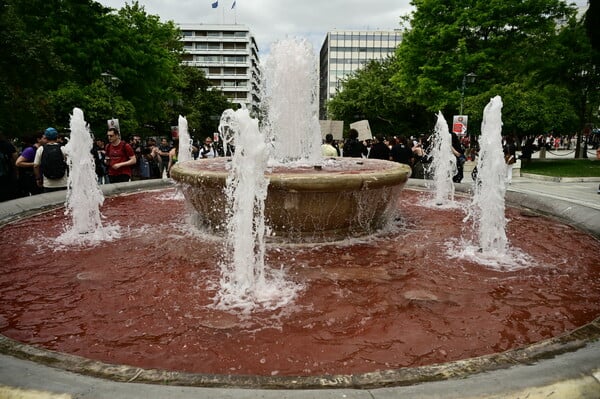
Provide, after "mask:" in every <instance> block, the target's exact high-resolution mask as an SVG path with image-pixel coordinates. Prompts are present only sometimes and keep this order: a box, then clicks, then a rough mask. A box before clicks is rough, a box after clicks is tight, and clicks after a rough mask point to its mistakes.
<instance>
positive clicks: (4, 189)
mask: <svg viewBox="0 0 600 399" xmlns="http://www.w3.org/2000/svg"><path fill="white" fill-rule="evenodd" d="M17 158H18V154H17V149H16V148H15V146H14V145H12V143H11V142H10V141H8V140H7V139H6V138H5V137H4V135H3V134H2V132H1V131H0V201H8V200H11V199H15V198H17V196H18V183H17V170H16V167H15V162H16V160H17Z"/></svg>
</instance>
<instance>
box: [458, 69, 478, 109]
mask: <svg viewBox="0 0 600 399" xmlns="http://www.w3.org/2000/svg"><path fill="white" fill-rule="evenodd" d="M476 78H477V75H475V74H474V73H473V72H471V73H468V74H466V75H463V79H462V87H461V89H460V112H459V115H462V113H463V105H464V102H465V89H466V87H467V83H469V84H473V83H475V79H476Z"/></svg>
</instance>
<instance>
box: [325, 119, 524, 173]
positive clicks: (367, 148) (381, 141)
mask: <svg viewBox="0 0 600 399" xmlns="http://www.w3.org/2000/svg"><path fill="white" fill-rule="evenodd" d="M450 134H451V136H452V148H451V150H452V154H453V155H454V156H455V158H456V173H455V175H454V176H453V178H452V180H453V181H454V182H455V183H460V182H462V180H463V179H464V164H465V162H466V161H467V160H472V161H475V160H476V159H477V156H478V153H479V144H478V142H477V139H471V138H470V137H469V136H467V135H465V136H462V137H459V136H458V135H457V134H456V133H454V132H450ZM358 137H359V133H358V131H357V130H355V129H350V130H349V132H348V138H347V139H346V141H345V142H344V143H343V146H342V149H340V148H339V144H338V143H337V142H336V141H335V140H333V136H332V135H331V134H327V135H326V137H325V143H324V144H323V145H322V147H321V148H322V154H323V156H324V157H331V156H343V157H355V158H370V159H383V160H388V161H394V162H399V163H403V164H405V165H408V166H410V167H411V169H412V174H411V177H412V178H416V179H426V178H429V176H428V167H427V165H428V164H429V163H431V162H432V157H431V149H432V148H431V145H432V142H431V136H425V135H420V136H419V137H415V136H410V137H407V136H393V137H389V138H386V137H384V136H383V135H375V137H374V139H367V140H363V141H361V140H359V139H358ZM334 151H335V153H334ZM516 151H517V146H516V144H515V140H514V139H513V138H511V137H505V138H504V140H503V152H504V157H505V163H506V182H507V183H508V184H510V183H511V182H512V172H513V167H514V164H515V163H516V161H517V154H516Z"/></svg>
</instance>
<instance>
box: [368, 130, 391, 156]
mask: <svg viewBox="0 0 600 399" xmlns="http://www.w3.org/2000/svg"><path fill="white" fill-rule="evenodd" d="M369 158H371V159H383V160H384V161H389V160H391V152H390V147H388V145H387V144H386V142H385V137H383V136H382V135H377V136H375V143H374V144H373V145H372V146H371V151H369Z"/></svg>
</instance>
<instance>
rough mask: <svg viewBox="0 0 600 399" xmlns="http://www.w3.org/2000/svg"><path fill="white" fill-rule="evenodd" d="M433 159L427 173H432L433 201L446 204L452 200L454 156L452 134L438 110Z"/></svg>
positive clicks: (432, 152) (454, 170)
mask: <svg viewBox="0 0 600 399" xmlns="http://www.w3.org/2000/svg"><path fill="white" fill-rule="evenodd" d="M431 156H432V157H433V161H432V162H431V164H430V166H429V173H431V174H432V175H433V186H434V202H435V204H436V205H447V204H449V203H452V202H453V201H454V182H453V181H452V177H453V176H454V175H455V174H456V170H457V169H456V157H455V156H454V154H453V153H452V136H451V135H450V131H449V130H448V123H447V122H446V120H445V119H444V115H442V113H441V112H438V115H437V122H436V124H435V131H434V134H433V148H432V150H431Z"/></svg>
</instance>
